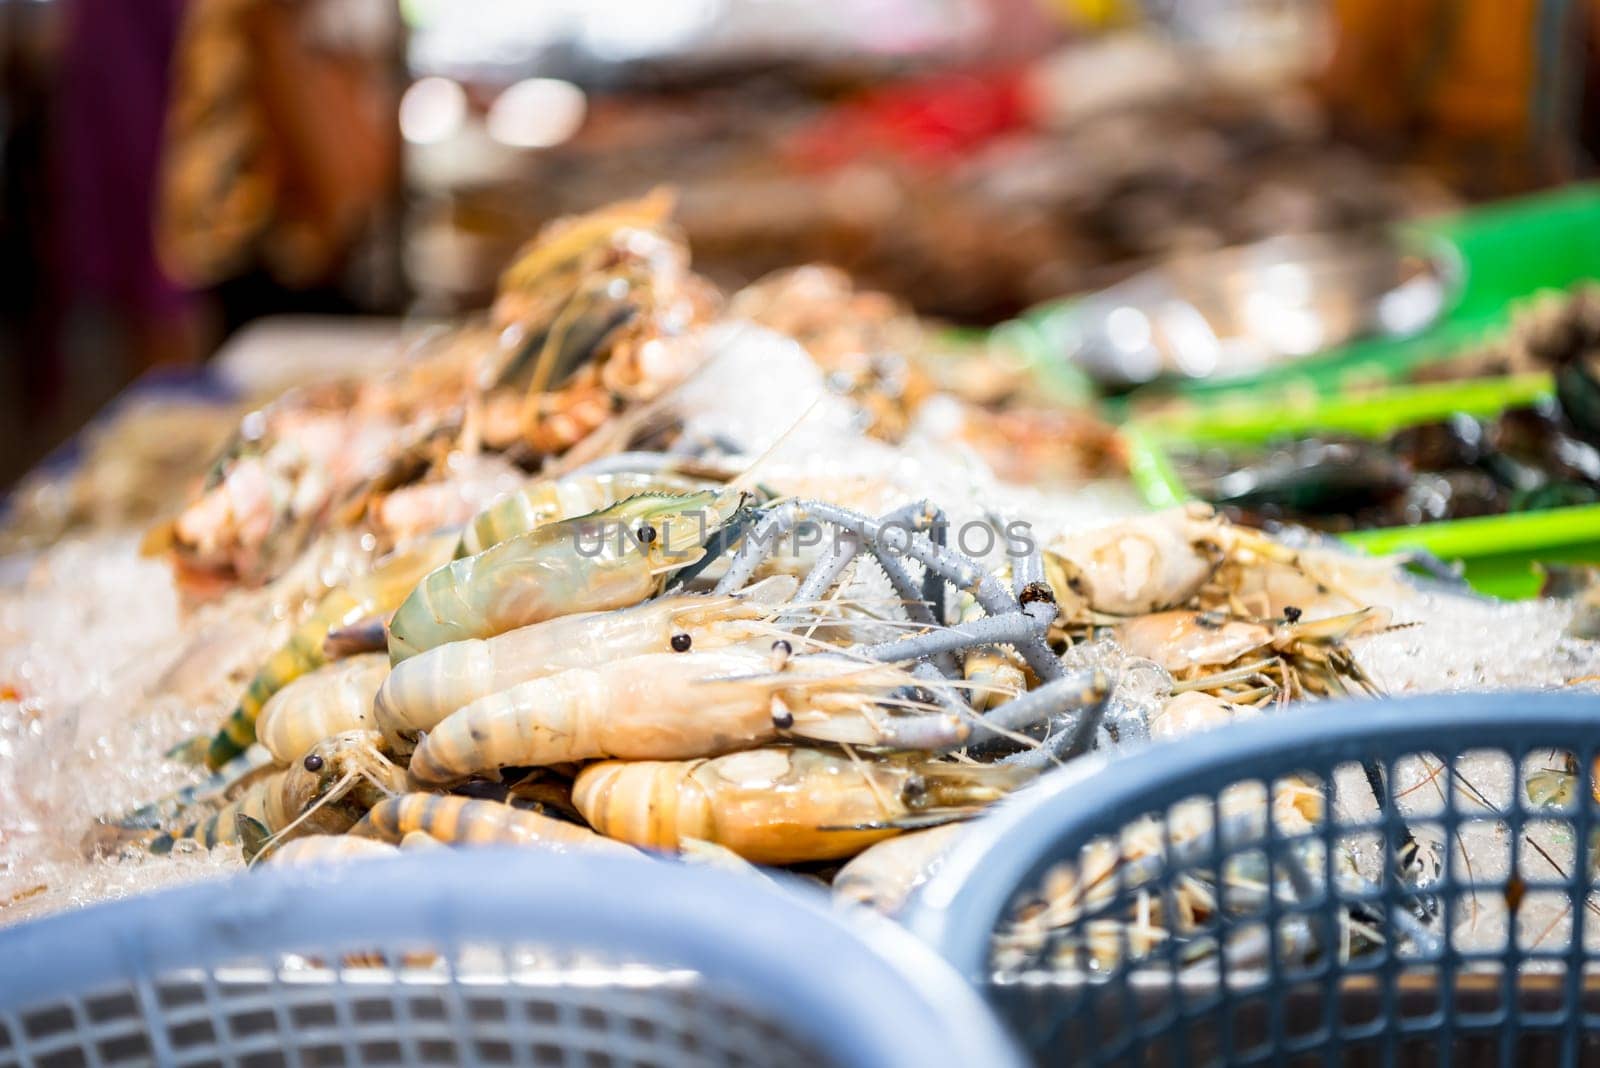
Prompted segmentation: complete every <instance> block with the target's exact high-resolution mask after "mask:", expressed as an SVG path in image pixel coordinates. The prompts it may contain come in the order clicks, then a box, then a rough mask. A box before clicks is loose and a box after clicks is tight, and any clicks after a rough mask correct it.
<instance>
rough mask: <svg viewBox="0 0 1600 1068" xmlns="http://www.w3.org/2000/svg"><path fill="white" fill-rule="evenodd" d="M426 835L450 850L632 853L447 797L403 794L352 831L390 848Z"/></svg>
mask: <svg viewBox="0 0 1600 1068" xmlns="http://www.w3.org/2000/svg"><path fill="white" fill-rule="evenodd" d="M417 832H421V833H423V834H425V835H427V836H428V837H430V838H433V839H435V840H437V841H439V842H443V843H445V844H447V845H539V846H549V847H552V848H556V849H599V850H607V851H612V852H617V851H624V850H626V851H627V852H632V850H629V849H627V847H626V846H624V845H622V844H621V843H619V842H613V841H610V840H609V839H606V838H603V837H601V836H600V835H598V834H596V833H595V832H593V831H591V830H590V829H589V828H587V827H580V826H578V825H577V824H576V823H566V822H564V821H562V820H558V819H552V818H551V817H549V816H543V815H540V814H539V813H537V812H529V811H527V810H525V809H520V808H513V807H511V806H510V805H504V804H501V803H500V802H498V801H479V800H476V799H474V798H468V797H453V796H450V795H448V794H419V793H412V794H402V795H400V796H399V797H391V798H388V799H386V800H384V801H380V802H379V803H378V804H376V805H374V806H373V807H372V810H371V811H370V812H368V813H367V814H366V815H365V816H364V817H362V819H361V822H360V823H357V824H356V825H355V826H354V827H353V828H352V829H351V831H350V833H351V834H352V835H355V836H356V837H358V838H375V839H377V840H378V841H381V842H388V843H390V844H391V845H393V844H397V843H399V842H402V841H404V840H405V839H406V838H408V836H410V835H413V834H416V833H417Z"/></svg>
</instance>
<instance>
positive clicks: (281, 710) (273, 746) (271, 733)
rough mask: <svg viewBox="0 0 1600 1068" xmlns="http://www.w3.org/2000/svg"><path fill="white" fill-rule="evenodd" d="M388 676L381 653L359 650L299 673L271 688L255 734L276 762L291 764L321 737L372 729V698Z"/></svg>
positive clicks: (384, 654)
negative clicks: (283, 683) (287, 683)
mask: <svg viewBox="0 0 1600 1068" xmlns="http://www.w3.org/2000/svg"><path fill="white" fill-rule="evenodd" d="M388 676H389V655H388V654H387V653H362V654H360V655H359V656H352V657H347V658H346V659H344V660H335V661H334V662H333V663H331V664H328V665H326V666H324V667H320V668H318V669H317V670H316V671H313V672H312V673H311V674H309V675H302V676H300V678H298V679H295V680H294V681H293V682H291V683H290V684H289V685H287V686H285V687H284V688H283V689H281V690H279V691H278V692H277V693H275V694H273V695H272V697H271V699H270V700H268V701H267V703H266V705H265V706H263V707H262V709H261V716H260V718H258V719H257V720H256V737H257V738H258V739H260V741H261V744H262V745H264V746H266V747H267V750H268V751H269V752H271V753H272V755H273V757H274V759H276V760H277V761H278V762H279V763H280V764H292V763H294V762H295V761H297V760H299V759H301V758H302V757H304V756H305V755H306V753H308V752H310V751H311V747H312V746H314V745H316V744H317V743H318V742H320V741H322V739H324V738H331V737H332V736H333V735H335V734H342V733H343V732H345V731H354V730H371V729H372V702H373V699H374V698H376V697H377V695H378V687H379V686H380V685H382V683H383V680H384V679H386V678H388Z"/></svg>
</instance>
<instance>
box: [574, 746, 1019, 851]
mask: <svg viewBox="0 0 1600 1068" xmlns="http://www.w3.org/2000/svg"><path fill="white" fill-rule="evenodd" d="M1007 770H1009V769H1000V768H977V767H964V766H960V765H953V764H925V763H913V762H899V761H894V762H891V761H872V762H865V761H856V760H852V759H850V758H848V757H845V756H838V755H834V754H832V753H826V752H822V751H820V750H815V749H787V748H776V747H774V748H766V749H752V750H750V751H748V752H743V753H734V754H732V755H731V756H723V757H717V758H715V759H712V760H688V761H638V762H633V763H629V762H626V761H617V760H608V761H604V762H602V763H598V764H591V765H589V766H588V767H586V768H584V769H583V771H581V772H579V773H578V778H577V781H576V782H575V783H574V784H573V791H572V798H573V802H574V803H575V804H576V805H577V806H578V811H580V812H582V813H583V816H584V818H585V819H587V820H588V821H589V823H590V824H591V825H593V826H594V827H595V829H597V830H598V831H600V832H601V833H602V834H605V835H608V836H610V837H612V838H618V839H621V840H622V841H624V842H630V843H632V844H634V845H637V846H641V847H649V848H656V849H669V850H676V849H678V848H680V847H681V846H682V844H683V841H684V839H689V838H700V839H704V840H705V841H708V842H713V843H715V844H717V845H720V846H724V847H726V848H728V849H730V850H732V851H733V852H735V853H737V854H739V855H740V856H742V857H744V858H745V859H746V860H748V861H750V862H752V863H754V864H797V863H801V862H804V861H812V860H836V859H838V858H840V857H848V856H852V855H854V854H856V853H859V852H860V851H861V850H863V849H865V848H866V847H867V846H869V845H872V844H873V843H874V842H879V841H882V840H884V839H886V838H890V837H893V836H894V835H896V834H898V833H899V829H898V828H896V827H893V826H885V824H887V823H892V822H893V821H896V820H900V819H902V818H904V817H906V816H909V815H910V814H911V813H912V812H913V811H914V810H917V809H924V808H928V807H935V806H939V805H941V803H944V804H957V803H959V804H968V805H971V804H983V803H987V802H988V801H993V800H995V799H997V798H998V797H1000V796H1001V795H1002V794H1003V793H1004V790H1005V789H1006V787H1007V786H1008V785H1012V784H1014V783H1015V782H1017V781H1020V780H1019V779H1017V778H1015V777H1011V778H1009V781H1008V780H1007V778H1005V777H1002V776H1001V775H1000V774H998V773H1001V772H1003V771H1007ZM868 825H870V826H868Z"/></svg>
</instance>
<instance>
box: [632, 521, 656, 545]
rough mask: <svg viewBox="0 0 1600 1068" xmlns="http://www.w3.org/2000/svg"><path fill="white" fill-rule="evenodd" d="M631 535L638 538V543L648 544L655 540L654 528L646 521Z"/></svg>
mask: <svg viewBox="0 0 1600 1068" xmlns="http://www.w3.org/2000/svg"><path fill="white" fill-rule="evenodd" d="M633 536H634V537H636V538H638V539H639V544H641V545H649V544H650V543H651V542H653V541H655V540H656V528H655V527H653V526H651V525H650V524H649V523H646V524H644V525H643V526H641V527H640V528H639V529H638V530H636V531H634V532H633Z"/></svg>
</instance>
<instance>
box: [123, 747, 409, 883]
mask: <svg viewBox="0 0 1600 1068" xmlns="http://www.w3.org/2000/svg"><path fill="white" fill-rule="evenodd" d="M403 779H404V773H403V772H402V771H401V770H400V769H399V768H398V767H397V766H396V765H394V764H393V763H391V762H390V760H389V759H388V757H387V756H385V755H384V752H383V739H382V736H381V735H379V734H377V733H376V732H375V731H348V732H345V733H343V734H338V735H335V736H333V737H332V738H326V739H324V740H323V741H321V742H319V743H317V745H315V746H313V747H312V749H311V751H310V752H308V753H307V754H306V755H305V757H304V759H302V760H300V761H298V762H296V763H294V764H291V765H289V766H288V767H287V768H284V769H282V770H279V771H273V772H270V773H268V774H266V775H264V776H261V777H259V778H257V779H256V780H255V781H253V782H252V783H251V784H250V785H249V786H247V787H246V788H245V789H244V791H243V793H241V794H239V796H238V797H236V798H234V799H233V800H232V801H230V802H228V803H227V804H226V805H224V806H223V807H222V808H221V809H220V810H218V811H217V812H215V813H213V814H212V815H210V816H208V817H206V818H204V819H200V820H195V821H194V822H192V823H190V824H188V825H187V826H185V827H183V828H181V829H179V830H177V831H174V832H172V833H169V834H162V835H159V836H157V837H156V838H155V839H154V840H153V841H152V842H151V843H150V851H151V852H153V853H168V852H171V850H172V848H173V846H174V845H175V844H176V843H177V842H179V841H184V840H189V841H194V842H197V843H199V844H200V845H201V846H203V847H205V848H207V849H210V848H212V847H214V846H217V845H222V844H224V843H229V842H237V841H240V840H241V839H242V838H243V837H244V836H245V828H248V827H252V826H254V827H258V828H259V829H260V830H261V831H262V832H264V834H265V835H266V836H267V841H265V842H258V843H255V848H256V849H258V850H259V849H260V848H261V847H262V846H263V845H276V844H277V843H279V842H282V841H287V840H289V839H290V838H292V837H296V836H299V835H303V834H340V833H343V832H344V831H346V830H349V829H350V827H351V826H353V825H354V824H355V822H356V821H357V820H359V819H360V818H361V817H362V816H363V815H364V814H365V813H366V812H367V810H368V809H370V808H371V807H372V806H373V805H375V804H377V803H378V802H379V801H381V800H383V799H385V798H387V797H389V796H391V795H393V794H395V793H397V792H399V790H400V789H401V787H402V784H403Z"/></svg>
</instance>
